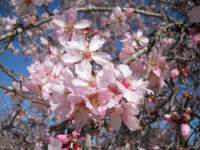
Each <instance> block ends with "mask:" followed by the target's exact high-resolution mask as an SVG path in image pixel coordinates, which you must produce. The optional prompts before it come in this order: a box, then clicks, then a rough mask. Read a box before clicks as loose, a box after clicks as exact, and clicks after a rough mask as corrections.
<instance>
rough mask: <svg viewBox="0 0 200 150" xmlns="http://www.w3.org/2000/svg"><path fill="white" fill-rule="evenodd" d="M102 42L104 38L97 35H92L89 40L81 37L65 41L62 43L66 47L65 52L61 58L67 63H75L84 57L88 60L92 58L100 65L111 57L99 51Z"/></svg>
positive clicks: (107, 61)
mask: <svg viewBox="0 0 200 150" xmlns="http://www.w3.org/2000/svg"><path fill="white" fill-rule="evenodd" d="M104 43H105V39H104V38H101V37H100V36H99V35H95V36H93V37H92V38H91V40H90V42H88V41H87V40H85V39H83V38H78V39H72V40H71V41H66V42H65V43H62V45H64V46H65V48H66V53H65V54H64V55H63V56H62V58H61V59H62V61H63V62H64V63H67V64H68V63H76V62H79V61H81V60H84V59H85V60H88V61H92V60H93V61H95V62H96V63H97V64H100V65H104V64H107V63H109V60H110V59H111V57H110V56H109V55H108V54H107V53H105V52H101V51H99V49H100V48H101V47H102V46H103V44H104Z"/></svg>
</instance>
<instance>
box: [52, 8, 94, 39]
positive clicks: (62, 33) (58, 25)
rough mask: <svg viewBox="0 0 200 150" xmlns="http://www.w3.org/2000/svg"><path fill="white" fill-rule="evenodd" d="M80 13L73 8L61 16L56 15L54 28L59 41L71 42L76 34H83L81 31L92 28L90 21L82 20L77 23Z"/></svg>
mask: <svg viewBox="0 0 200 150" xmlns="http://www.w3.org/2000/svg"><path fill="white" fill-rule="evenodd" d="M77 15H78V12H77V10H76V9H74V8H71V9H69V10H67V11H65V12H64V13H62V14H61V15H56V16H55V17H54V18H53V27H54V30H55V31H56V33H57V36H58V40H61V41H62V40H69V39H70V38H71V37H72V36H73V35H74V34H75V33H76V34H79V35H80V34H82V33H83V32H80V31H81V30H84V29H88V28H90V27H91V25H92V22H91V21H90V20H86V19H82V20H80V21H77Z"/></svg>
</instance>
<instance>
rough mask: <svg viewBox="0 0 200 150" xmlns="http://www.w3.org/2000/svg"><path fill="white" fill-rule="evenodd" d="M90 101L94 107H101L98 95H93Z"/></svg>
mask: <svg viewBox="0 0 200 150" xmlns="http://www.w3.org/2000/svg"><path fill="white" fill-rule="evenodd" d="M88 99H89V101H90V103H91V104H92V105H93V106H95V107H97V106H98V105H99V103H98V94H91V95H90V96H89V97H88Z"/></svg>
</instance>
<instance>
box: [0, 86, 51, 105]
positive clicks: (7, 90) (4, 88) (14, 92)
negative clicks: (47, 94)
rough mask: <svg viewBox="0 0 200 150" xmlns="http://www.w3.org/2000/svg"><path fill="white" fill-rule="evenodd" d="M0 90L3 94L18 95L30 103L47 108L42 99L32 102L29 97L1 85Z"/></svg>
mask: <svg viewBox="0 0 200 150" xmlns="http://www.w3.org/2000/svg"><path fill="white" fill-rule="evenodd" d="M0 89H3V90H4V91H5V92H8V93H12V94H15V95H18V96H20V97H22V98H24V99H26V100H29V101H30V102H31V103H36V104H41V105H45V106H47V107H48V106H49V105H48V104H47V103H46V102H44V101H42V99H39V100H34V99H33V98H32V97H29V96H27V95H25V94H24V93H23V92H21V91H18V90H16V89H11V88H7V87H5V86H3V85H1V84H0Z"/></svg>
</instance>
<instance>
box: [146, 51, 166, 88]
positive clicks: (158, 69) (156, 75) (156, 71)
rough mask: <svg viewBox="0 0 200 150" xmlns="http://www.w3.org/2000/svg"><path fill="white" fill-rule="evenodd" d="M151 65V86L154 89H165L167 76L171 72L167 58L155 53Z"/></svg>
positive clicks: (149, 77)
mask: <svg viewBox="0 0 200 150" xmlns="http://www.w3.org/2000/svg"><path fill="white" fill-rule="evenodd" d="M149 65H150V66H149V76H148V79H149V82H150V83H149V86H150V87H151V88H154V89H159V88H161V87H163V86H164V85H165V82H164V80H165V75H166V73H167V71H168V70H169V65H168V63H167V62H166V59H165V57H164V56H162V55H161V54H160V53H158V52H157V51H153V52H152V56H151V60H150V64H149Z"/></svg>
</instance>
